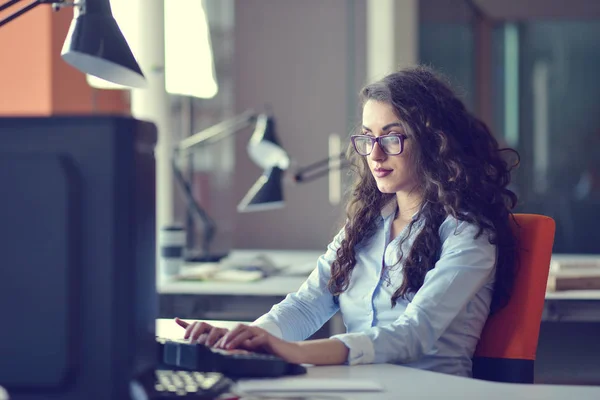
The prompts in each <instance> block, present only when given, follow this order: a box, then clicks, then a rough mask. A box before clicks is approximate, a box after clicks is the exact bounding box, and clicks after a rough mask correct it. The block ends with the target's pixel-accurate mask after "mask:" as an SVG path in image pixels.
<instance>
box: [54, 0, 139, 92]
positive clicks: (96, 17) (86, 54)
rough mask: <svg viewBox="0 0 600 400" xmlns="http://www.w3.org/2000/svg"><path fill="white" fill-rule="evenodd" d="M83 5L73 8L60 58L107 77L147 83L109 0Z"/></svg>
mask: <svg viewBox="0 0 600 400" xmlns="http://www.w3.org/2000/svg"><path fill="white" fill-rule="evenodd" d="M98 4H100V5H98ZM85 5H86V6H84V7H82V8H81V10H78V9H77V8H76V9H75V18H74V19H73V20H72V21H71V26H70V28H69V33H68V34H67V38H66V39H65V42H64V44H63V48H62V52H61V55H62V58H63V59H64V60H65V61H66V62H67V63H69V64H71V65H72V66H73V67H75V68H77V69H79V70H80V71H82V72H84V73H87V74H90V75H93V76H96V77H98V78H101V79H104V80H106V81H109V82H113V83H116V84H120V85H124V86H129V87H136V88H141V87H144V86H146V79H145V77H144V74H143V73H142V70H141V69H140V66H139V65H138V63H137V61H136V59H135V57H134V56H133V54H132V52H131V49H130V48H129V45H128V44H127V41H126V40H125V37H124V36H123V34H122V33H121V30H120V29H119V26H118V25H117V22H116V21H115V19H114V18H113V16H112V13H111V11H110V5H109V4H108V0H93V1H92V0H87V1H86V3H85Z"/></svg>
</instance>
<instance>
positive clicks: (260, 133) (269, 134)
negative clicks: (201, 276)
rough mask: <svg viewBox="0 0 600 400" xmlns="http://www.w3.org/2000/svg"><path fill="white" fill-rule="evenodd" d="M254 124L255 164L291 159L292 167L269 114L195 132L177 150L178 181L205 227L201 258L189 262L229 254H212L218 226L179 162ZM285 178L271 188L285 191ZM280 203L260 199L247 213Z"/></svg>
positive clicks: (190, 257)
mask: <svg viewBox="0 0 600 400" xmlns="http://www.w3.org/2000/svg"><path fill="white" fill-rule="evenodd" d="M252 124H254V125H255V128H254V132H253V134H252V137H251V139H250V144H249V145H248V152H249V153H250V157H251V158H252V159H253V160H254V161H255V162H256V161H257V160H261V161H260V162H263V163H264V162H268V163H274V162H276V161H278V162H281V163H283V164H282V165H285V160H287V163H288V164H289V157H288V156H287V153H285V151H284V150H283V149H282V148H281V146H279V145H278V141H277V138H276V134H275V121H274V120H273V118H272V117H270V116H268V115H266V114H255V113H254V112H252V111H246V112H244V113H242V114H240V115H238V116H236V117H233V118H231V119H229V120H226V121H223V122H220V123H218V124H216V125H213V126H211V127H210V128H207V129H204V130H203V131H200V132H198V133H195V134H193V135H191V136H189V137H187V138H185V139H183V140H182V141H181V142H180V143H179V144H178V145H177V147H176V148H175V153H174V157H173V162H172V166H173V173H174V175H175V179H176V180H177V182H178V184H179V185H180V187H181V189H182V191H183V195H184V196H185V199H186V200H187V203H188V206H189V207H190V210H191V211H192V213H193V214H194V215H195V216H196V218H197V219H198V220H200V221H201V223H202V225H203V228H202V229H203V238H202V253H201V254H200V255H199V256H195V255H188V256H187V257H186V259H187V260H188V261H194V262H216V261H219V260H220V259H221V258H223V257H225V256H226V255H227V254H215V253H213V252H212V251H211V249H210V246H211V242H212V240H213V239H214V236H215V232H216V229H217V225H216V224H215V222H214V220H213V219H212V218H211V217H210V215H209V214H208V213H207V212H206V211H205V210H204V209H203V208H202V206H201V205H200V204H198V202H197V201H196V199H195V198H194V195H193V193H192V188H191V185H190V183H189V182H188V181H187V180H186V179H185V177H184V176H183V173H182V171H181V170H180V169H179V168H178V166H177V165H178V164H177V160H178V159H179V157H181V156H182V155H183V154H184V153H186V152H187V151H189V150H190V149H192V148H193V147H195V146H206V145H210V144H211V143H215V142H218V141H220V140H222V139H224V138H226V137H228V136H230V135H233V134H234V133H236V132H238V131H240V130H241V129H244V128H246V127H248V126H251V125H252ZM281 178H282V176H281V175H280V176H275V175H273V176H272V177H271V179H270V182H271V183H270V185H272V186H273V187H277V186H278V187H280V188H281V182H280V181H278V180H280V179H281ZM278 201H279V200H278V199H276V198H273V197H262V198H257V199H256V200H255V201H254V204H255V207H254V208H253V209H249V210H245V211H259V210H266V209H270V208H273V207H276V206H277V203H278ZM188 234H191V232H188Z"/></svg>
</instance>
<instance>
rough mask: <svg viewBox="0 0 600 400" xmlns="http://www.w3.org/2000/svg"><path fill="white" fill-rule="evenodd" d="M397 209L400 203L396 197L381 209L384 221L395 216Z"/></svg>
mask: <svg viewBox="0 0 600 400" xmlns="http://www.w3.org/2000/svg"><path fill="white" fill-rule="evenodd" d="M397 209H398V202H397V201H396V197H392V199H391V200H390V201H388V202H387V203H386V205H385V206H383V208H382V209H381V217H382V218H383V219H386V218H387V217H389V216H390V215H392V214H395V213H396V210H397Z"/></svg>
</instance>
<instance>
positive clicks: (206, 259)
mask: <svg viewBox="0 0 600 400" xmlns="http://www.w3.org/2000/svg"><path fill="white" fill-rule="evenodd" d="M228 255H229V253H217V254H202V253H201V254H188V255H186V257H185V261H186V262H193V263H217V262H219V261H221V259H223V258H225V257H227V256H228Z"/></svg>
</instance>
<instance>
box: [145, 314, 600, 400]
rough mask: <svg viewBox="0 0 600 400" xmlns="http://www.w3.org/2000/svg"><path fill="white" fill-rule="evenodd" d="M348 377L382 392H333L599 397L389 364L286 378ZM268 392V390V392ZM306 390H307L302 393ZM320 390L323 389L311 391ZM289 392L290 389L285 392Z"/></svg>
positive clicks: (168, 327) (175, 333) (560, 399)
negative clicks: (371, 383) (375, 385)
mask: <svg viewBox="0 0 600 400" xmlns="http://www.w3.org/2000/svg"><path fill="white" fill-rule="evenodd" d="M212 323H213V324H214V325H217V326H222V327H231V326H232V325H234V324H235V323H234V322H229V321H212ZM156 328H157V334H158V335H159V336H162V337H171V338H174V339H176V338H180V337H181V334H182V333H183V329H182V328H180V327H178V326H176V324H175V323H174V322H173V321H172V320H157V327H156ZM313 378H316V379H328V378H330V379H347V380H370V381H375V382H378V383H379V384H380V385H382V386H383V388H384V391H383V392H363V393H358V392H335V393H328V394H331V395H337V396H344V397H343V398H346V396H347V397H348V398H351V399H356V400H362V399H364V400H367V399H399V398H404V399H410V400H414V399H427V400H431V399H438V398H439V399H461V400H463V399H483V398H485V399H486V400H507V399H510V400H521V399H523V400H525V399H527V400H531V399H544V400H565V399H577V400H598V399H600V387H589V386H558V385H518V384H504V383H495V382H486V381H480V380H476V379H470V378H462V377H456V376H450V375H445V374H440V373H434V372H429V371H422V370H418V369H414V368H408V367H402V366H398V365H391V364H375V365H358V366H352V367H348V366H328V367H310V368H308V374H306V375H302V376H298V377H290V378H285V379H293V380H303V379H313ZM269 394H271V393H269ZM303 394H306V393H303ZM313 394H321V395H322V394H323V393H313ZM288 395H290V393H288Z"/></svg>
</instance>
